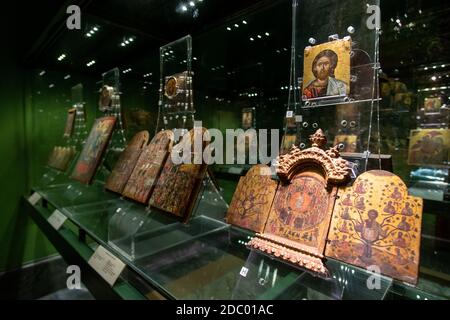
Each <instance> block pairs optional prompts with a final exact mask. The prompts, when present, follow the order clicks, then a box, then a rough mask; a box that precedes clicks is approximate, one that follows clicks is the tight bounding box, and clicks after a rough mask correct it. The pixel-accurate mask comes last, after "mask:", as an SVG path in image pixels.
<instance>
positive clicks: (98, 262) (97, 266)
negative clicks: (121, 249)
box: [88, 246, 125, 287]
mask: <svg viewBox="0 0 450 320" xmlns="http://www.w3.org/2000/svg"><path fill="white" fill-rule="evenodd" d="M88 263H89V265H90V266H91V267H92V268H94V270H95V271H97V273H98V274H99V275H100V276H101V277H102V278H103V279H104V280H105V281H106V282H108V284H109V285H110V286H111V287H112V286H113V285H114V283H115V282H116V281H117V279H118V278H119V276H120V274H121V273H122V271H123V269H124V268H125V264H124V263H123V262H122V261H121V260H120V259H118V258H117V257H115V256H114V255H113V254H112V253H111V252H109V251H108V250H106V249H105V248H103V247H102V246H99V247H98V248H97V250H95V252H94V254H93V255H92V256H91V258H90V259H89V261H88Z"/></svg>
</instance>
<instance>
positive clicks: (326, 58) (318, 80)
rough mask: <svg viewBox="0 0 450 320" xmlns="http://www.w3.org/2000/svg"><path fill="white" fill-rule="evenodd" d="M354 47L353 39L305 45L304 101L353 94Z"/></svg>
mask: <svg viewBox="0 0 450 320" xmlns="http://www.w3.org/2000/svg"><path fill="white" fill-rule="evenodd" d="M351 48H352V43H351V40H350V39H348V40H346V39H343V40H336V41H331V42H327V43H323V44H320V45H317V46H314V47H307V48H305V52H304V69H303V70H304V73H303V93H302V96H303V100H309V99H315V98H321V97H327V96H345V95H348V94H349V93H350V52H351V50H352V49H351Z"/></svg>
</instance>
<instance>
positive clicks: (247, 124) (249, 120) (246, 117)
mask: <svg viewBox="0 0 450 320" xmlns="http://www.w3.org/2000/svg"><path fill="white" fill-rule="evenodd" d="M253 112H254V110H253V108H244V109H242V124H241V126H242V129H250V128H253Z"/></svg>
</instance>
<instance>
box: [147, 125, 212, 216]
mask: <svg viewBox="0 0 450 320" xmlns="http://www.w3.org/2000/svg"><path fill="white" fill-rule="evenodd" d="M204 135H208V136H209V133H208V131H207V130H206V129H205V128H194V129H192V130H190V131H189V132H188V133H187V134H185V135H184V136H183V138H182V139H181V142H180V143H178V144H177V145H176V146H174V147H173V149H172V152H171V156H170V157H168V158H167V161H166V163H165V165H164V168H163V170H162V172H161V175H160V177H159V179H158V181H157V184H156V187H155V189H154V191H153V194H152V196H151V198H150V201H149V204H150V206H151V207H154V208H157V209H160V210H162V211H165V212H168V213H171V214H173V215H175V216H177V217H178V218H179V219H180V220H182V221H183V222H187V221H188V220H189V218H190V215H191V213H192V209H193V206H194V205H195V200H196V198H197V194H198V192H199V190H200V187H201V183H202V180H203V177H204V175H205V172H206V169H207V164H206V163H205V162H204V160H203V150H204V149H205V147H206V146H207V145H208V142H207V141H209V139H208V138H206V139H203V136H204ZM198 146H199V148H198ZM174 153H177V154H176V155H180V158H179V159H177V160H180V161H177V162H176V163H174V160H173V159H172V158H176V155H174ZM181 159H182V161H181ZM178 162H180V163H178Z"/></svg>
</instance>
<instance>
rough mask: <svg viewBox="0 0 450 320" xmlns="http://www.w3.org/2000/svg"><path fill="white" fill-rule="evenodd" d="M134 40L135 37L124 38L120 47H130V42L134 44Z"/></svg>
mask: <svg viewBox="0 0 450 320" xmlns="http://www.w3.org/2000/svg"><path fill="white" fill-rule="evenodd" d="M134 40H136V37H124V38H123V40H122V42H121V43H120V46H121V47H126V46H128V45H130V44H131V43H132V42H134Z"/></svg>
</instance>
